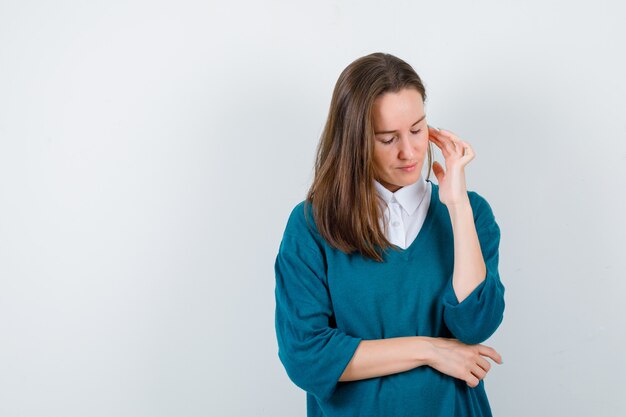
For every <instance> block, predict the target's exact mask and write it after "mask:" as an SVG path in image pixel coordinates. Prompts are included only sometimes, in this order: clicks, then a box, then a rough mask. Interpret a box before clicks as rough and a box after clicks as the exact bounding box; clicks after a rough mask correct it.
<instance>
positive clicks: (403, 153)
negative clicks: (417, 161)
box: [398, 136, 414, 159]
mask: <svg viewBox="0 0 626 417" xmlns="http://www.w3.org/2000/svg"><path fill="white" fill-rule="evenodd" d="M399 145H400V149H399V154H398V157H399V158H400V159H412V158H413V155H414V152H413V145H412V144H411V140H410V139H409V138H407V137H406V136H405V137H404V138H401V139H400V141H399Z"/></svg>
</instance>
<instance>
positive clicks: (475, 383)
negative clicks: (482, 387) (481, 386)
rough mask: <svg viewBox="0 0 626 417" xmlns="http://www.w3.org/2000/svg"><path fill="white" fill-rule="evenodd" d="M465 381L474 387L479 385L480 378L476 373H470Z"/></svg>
mask: <svg viewBox="0 0 626 417" xmlns="http://www.w3.org/2000/svg"><path fill="white" fill-rule="evenodd" d="M465 382H466V383H467V385H469V386H470V387H472V388H475V387H477V386H478V382H479V380H478V378H476V377H475V376H474V375H472V374H470V375H469V376H468V377H467V378H465Z"/></svg>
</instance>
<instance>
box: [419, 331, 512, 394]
mask: <svg viewBox="0 0 626 417" xmlns="http://www.w3.org/2000/svg"><path fill="white" fill-rule="evenodd" d="M428 340H429V342H430V343H431V344H432V347H433V350H432V352H431V355H430V358H429V360H428V365H429V366H430V367H431V368H434V369H436V370H438V371H439V372H442V373H444V374H446V375H450V376H451V377H454V378H458V379H462V380H463V381H465V382H466V383H467V385H469V386H470V387H472V388H473V387H476V386H477V385H478V383H479V382H480V380H482V379H483V378H485V376H486V375H487V372H489V369H491V364H490V363H489V361H487V359H485V358H490V359H492V360H493V361H494V362H496V363H498V364H501V363H502V357H501V356H500V354H499V353H498V352H496V350H495V349H493V348H491V347H489V346H485V345H481V344H478V345H466V344H465V343H462V342H459V341H458V340H457V339H448V338H443V337H433V338H429V339H428Z"/></svg>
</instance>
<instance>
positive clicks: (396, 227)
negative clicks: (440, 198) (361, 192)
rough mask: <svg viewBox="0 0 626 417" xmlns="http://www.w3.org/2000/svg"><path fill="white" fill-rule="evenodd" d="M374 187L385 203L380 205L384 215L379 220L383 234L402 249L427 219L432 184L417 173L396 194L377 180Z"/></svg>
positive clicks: (409, 243) (411, 240)
mask: <svg viewBox="0 0 626 417" xmlns="http://www.w3.org/2000/svg"><path fill="white" fill-rule="evenodd" d="M374 187H375V188H376V191H377V192H378V195H380V196H381V197H382V198H383V200H384V201H385V204H386V205H385V206H384V207H383V213H384V218H383V219H380V222H381V227H382V228H383V230H384V231H385V232H384V233H385V237H386V238H387V239H388V240H389V241H390V242H391V243H393V244H394V245H398V246H399V247H401V248H402V249H406V248H408V247H409V246H410V245H411V243H413V241H414V240H415V238H416V237H417V234H418V233H419V231H420V229H421V228H422V225H423V224H424V220H425V219H426V214H427V213H428V207H429V206H430V195H431V192H432V184H431V183H430V182H428V181H426V180H425V179H424V178H423V177H422V176H420V178H419V179H418V180H417V181H416V182H414V183H413V184H411V185H407V186H404V187H402V188H400V189H399V190H398V191H396V192H395V193H392V192H391V191H389V190H388V189H386V188H385V187H384V186H383V185H382V184H381V183H379V182H378V181H376V180H374Z"/></svg>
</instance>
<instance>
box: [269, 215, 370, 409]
mask: <svg viewBox="0 0 626 417" xmlns="http://www.w3.org/2000/svg"><path fill="white" fill-rule="evenodd" d="M289 228H290V226H289V225H288V230H287V231H286V232H285V235H284V236H283V240H282V242H281V244H280V249H279V252H278V255H277V257H276V262H275V268H274V269H275V273H276V287H275V298H276V314H275V326H276V336H277V340H278V356H279V359H280V361H281V362H282V364H283V366H284V367H285V370H286V371H287V375H288V376H289V378H290V379H291V380H292V381H293V382H294V383H295V384H296V385H297V386H298V387H300V388H302V389H303V390H305V391H307V392H309V393H311V394H313V395H315V396H316V397H318V398H319V399H322V400H324V399H328V398H330V397H331V395H332V394H333V392H334V391H335V389H336V387H337V385H338V384H339V383H340V382H339V378H340V377H341V375H342V374H343V371H344V369H345V367H346V366H347V365H348V363H349V362H350V360H351V359H352V356H353V355H354V352H355V350H356V348H357V346H358V345H359V343H360V341H361V339H360V338H358V337H352V336H349V335H347V334H346V333H344V332H342V331H341V330H339V329H337V328H336V326H334V325H333V322H334V318H333V308H332V302H331V298H330V295H329V291H328V288H327V285H326V283H325V281H326V280H325V279H324V278H325V264H324V259H323V256H322V254H321V252H320V250H319V249H317V250H316V249H314V248H313V247H311V244H310V242H308V240H307V236H306V233H298V234H297V235H296V234H292V233H290V232H289Z"/></svg>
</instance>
